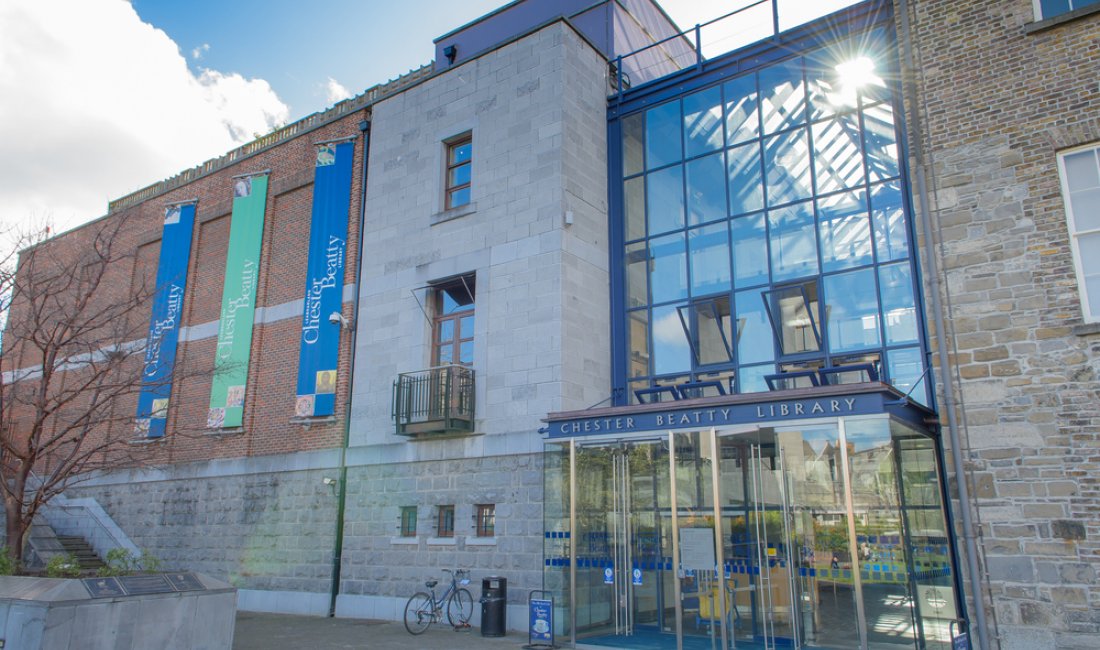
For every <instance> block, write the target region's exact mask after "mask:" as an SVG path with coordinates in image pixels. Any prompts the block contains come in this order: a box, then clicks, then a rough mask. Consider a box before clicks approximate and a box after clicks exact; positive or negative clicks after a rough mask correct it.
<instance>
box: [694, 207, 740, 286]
mask: <svg viewBox="0 0 1100 650" xmlns="http://www.w3.org/2000/svg"><path fill="white" fill-rule="evenodd" d="M688 250H689V251H690V253H691V294H692V295H693V296H705V295H707V294H710V293H717V292H719V291H729V289H730V244H729V232H728V230H727V229H726V224H725V223H716V224H711V225H709V226H703V227H702V228H695V229H692V230H689V231H688Z"/></svg>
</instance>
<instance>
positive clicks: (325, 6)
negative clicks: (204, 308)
mask: <svg viewBox="0 0 1100 650" xmlns="http://www.w3.org/2000/svg"><path fill="white" fill-rule="evenodd" d="M746 1H747V0H664V1H663V2H662V6H664V8H665V9H666V11H667V12H668V13H669V14H670V15H671V16H672V18H673V19H674V20H675V21H676V22H677V23H678V24H679V25H680V26H681V27H682V28H684V29H687V28H690V27H691V26H693V25H694V24H696V23H702V22H706V21H707V20H710V19H712V18H714V17H716V16H719V15H722V14H725V13H727V12H728V11H730V7H731V6H737V5H743V4H745V2H746ZM784 1H791V0H784ZM797 1H798V2H803V1H805V2H813V3H814V4H815V5H822V3H824V4H829V3H835V2H837V1H838V0H797ZM505 2H506V0H458V1H457V2H456V1H455V0H405V1H404V2H382V1H379V0H313V1H312V2H306V3H303V2H301V0H296V1H294V2H291V1H290V0H0V227H3V226H9V227H10V226H15V227H33V228H39V227H41V226H42V225H46V224H49V225H52V227H53V232H60V231H63V230H66V229H69V228H71V227H74V226H76V225H79V224H81V223H84V222H87V221H89V220H91V219H94V218H96V217H99V216H102V215H103V214H105V213H106V211H107V203H108V202H109V201H111V200H113V199H117V198H120V197H122V196H125V195H127V194H129V193H130V192H133V191H135V190H138V189H141V188H143V187H146V186H148V185H151V184H153V183H155V182H157V181H159V180H161V179H164V178H168V177H170V176H173V175H175V174H177V173H179V172H181V171H183V170H185V169H188V168H190V167H194V166H196V165H199V164H201V163H202V162H204V161H206V160H208V159H211V158H216V157H218V156H220V155H222V154H224V153H226V152H227V151H229V150H231V149H234V148H236V147H238V146H240V145H242V144H244V143H246V142H249V141H251V140H252V139H254V138H255V137H257V136H259V135H262V134H265V133H268V132H270V131H272V130H273V129H276V128H278V127H279V126H282V125H284V124H287V123H290V122H293V121H295V120H298V119H301V118H303V117H305V116H307V115H310V114H311V113H315V112H317V111H320V110H324V109H325V108H327V107H329V106H331V105H333V104H334V103H336V102H338V101H340V100H343V99H346V98H348V97H351V96H354V95H357V94H359V93H362V92H363V91H365V90H366V89H367V88H370V87H371V86H374V85H376V84H379V83H383V82H385V81H388V80H390V79H392V78H394V77H397V76H399V75H401V74H404V73H405V72H408V71H409V70H411V69H414V68H417V67H419V66H421V65H423V64H426V63H428V62H430V61H431V59H432V58H433V56H434V44H433V42H432V41H433V39H435V38H436V37H438V36H441V35H443V34H445V33H447V32H449V31H451V30H453V29H455V28H456V27H459V26H461V25H464V24H466V23H468V22H470V21H471V20H474V19H476V18H478V17H479V16H482V15H484V14H485V13H488V12H490V11H492V10H494V9H496V8H497V7H499V6H502V5H503V4H505Z"/></svg>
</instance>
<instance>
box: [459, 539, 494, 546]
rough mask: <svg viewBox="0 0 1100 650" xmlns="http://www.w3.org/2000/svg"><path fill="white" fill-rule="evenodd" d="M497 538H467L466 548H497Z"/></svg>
mask: <svg viewBox="0 0 1100 650" xmlns="http://www.w3.org/2000/svg"><path fill="white" fill-rule="evenodd" d="M496 545H497V538H496V537H467V538H466V546H496Z"/></svg>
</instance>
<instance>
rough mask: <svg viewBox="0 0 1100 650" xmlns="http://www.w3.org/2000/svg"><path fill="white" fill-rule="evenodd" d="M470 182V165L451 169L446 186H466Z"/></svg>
mask: <svg viewBox="0 0 1100 650" xmlns="http://www.w3.org/2000/svg"><path fill="white" fill-rule="evenodd" d="M469 182H470V163H466V164H465V165H459V166H458V167H455V168H453V169H451V171H450V173H449V174H448V178H447V184H448V185H450V186H451V187H454V186H456V185H466V184H467V183H469Z"/></svg>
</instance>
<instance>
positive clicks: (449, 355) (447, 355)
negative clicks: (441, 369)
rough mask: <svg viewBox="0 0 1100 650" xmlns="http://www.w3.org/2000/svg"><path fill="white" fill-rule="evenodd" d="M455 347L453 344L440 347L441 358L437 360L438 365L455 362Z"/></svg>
mask: <svg viewBox="0 0 1100 650" xmlns="http://www.w3.org/2000/svg"><path fill="white" fill-rule="evenodd" d="M454 355H455V348H454V346H453V345H445V346H443V347H441V348H439V359H438V360H437V361H436V363H437V364H438V365H441V366H446V365H449V364H452V363H454V360H455V356H454Z"/></svg>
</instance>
